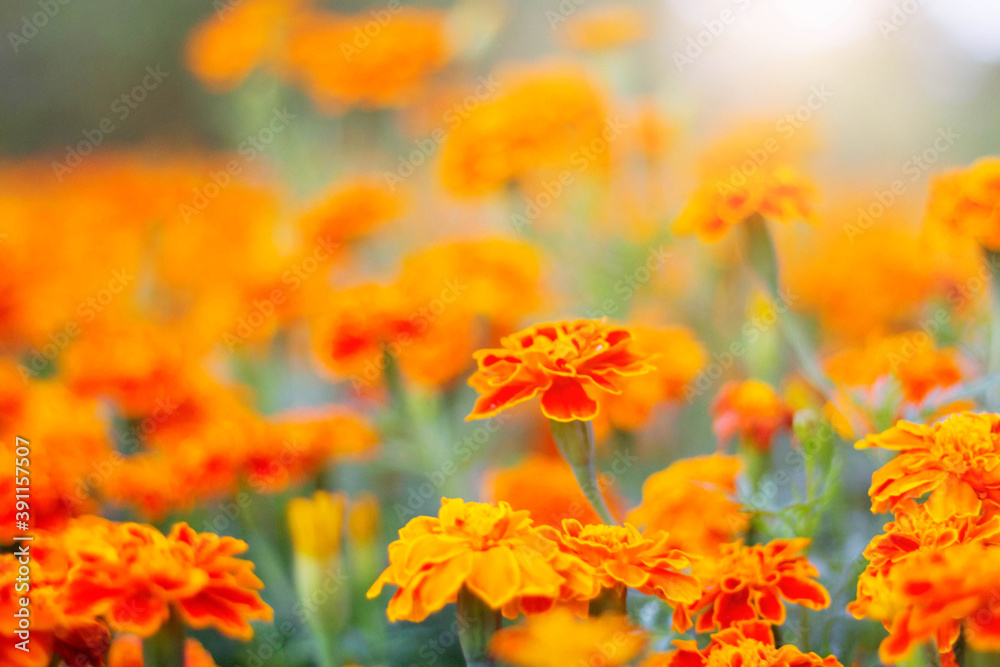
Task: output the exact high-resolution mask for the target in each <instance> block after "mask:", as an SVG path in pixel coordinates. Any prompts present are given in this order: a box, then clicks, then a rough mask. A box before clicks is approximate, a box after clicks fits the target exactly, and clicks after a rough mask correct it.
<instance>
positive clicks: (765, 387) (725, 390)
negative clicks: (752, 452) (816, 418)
mask: <svg viewBox="0 0 1000 667" xmlns="http://www.w3.org/2000/svg"><path fill="white" fill-rule="evenodd" d="M712 414H713V416H714V421H713V422H712V431H713V432H714V433H715V435H716V436H717V437H718V438H719V441H720V443H725V442H726V441H728V440H729V439H730V438H732V437H733V436H735V435H738V436H739V438H740V441H741V442H743V443H746V444H748V445H751V446H753V447H755V448H757V449H759V450H762V451H768V450H769V449H771V441H772V440H773V439H774V436H775V435H777V434H778V433H780V432H782V431H786V430H788V429H789V428H791V426H792V416H793V415H792V410H791V408H789V407H788V405H787V404H786V403H785V401H784V400H782V398H781V397H780V396H778V393H777V392H776V391H775V390H774V389H773V388H772V387H771V386H770V385H769V384H767V383H766V382H761V381H760V380H746V381H743V382H727V383H726V384H725V385H723V387H722V389H720V390H719V394H718V396H716V397H715V401H713V402H712Z"/></svg>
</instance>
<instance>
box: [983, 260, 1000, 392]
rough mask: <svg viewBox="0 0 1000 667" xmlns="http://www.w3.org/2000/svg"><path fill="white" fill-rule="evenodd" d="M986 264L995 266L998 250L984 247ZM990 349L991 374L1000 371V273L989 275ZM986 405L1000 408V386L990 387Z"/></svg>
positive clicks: (989, 368)
mask: <svg viewBox="0 0 1000 667" xmlns="http://www.w3.org/2000/svg"><path fill="white" fill-rule="evenodd" d="M983 252H984V253H985V255H986V261H987V265H988V266H991V267H993V266H997V262H1000V252H997V251H995V250H989V249H986V248H984V249H983ZM990 283H991V284H990V349H989V358H988V361H987V371H988V373H989V374H991V375H993V374H996V373H998V372H1000V273H997V272H995V271H994V272H992V273H991V276H990ZM986 405H987V407H989V408H990V409H992V410H996V409H998V408H1000V387H996V386H994V387H992V388H991V389H990V391H989V393H988V394H987V396H986Z"/></svg>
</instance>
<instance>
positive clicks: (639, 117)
mask: <svg viewBox="0 0 1000 667" xmlns="http://www.w3.org/2000/svg"><path fill="white" fill-rule="evenodd" d="M633 122H634V124H635V129H634V130H633V132H634V137H633V139H634V141H635V144H636V147H637V148H638V150H639V152H640V153H641V154H642V156H643V157H645V158H646V159H647V160H649V161H650V162H657V161H659V160H662V159H663V158H664V157H665V156H666V154H667V152H668V151H669V150H670V149H671V148H672V147H673V145H674V140H675V138H676V135H677V127H676V126H675V124H674V123H673V122H671V120H670V119H669V118H668V117H666V116H665V115H664V114H663V113H662V112H661V111H660V110H659V109H658V108H657V106H656V105H655V104H654V103H653V102H651V101H649V100H646V101H644V102H643V103H642V104H641V105H640V106H639V108H638V110H637V111H636V113H635V117H634V120H633Z"/></svg>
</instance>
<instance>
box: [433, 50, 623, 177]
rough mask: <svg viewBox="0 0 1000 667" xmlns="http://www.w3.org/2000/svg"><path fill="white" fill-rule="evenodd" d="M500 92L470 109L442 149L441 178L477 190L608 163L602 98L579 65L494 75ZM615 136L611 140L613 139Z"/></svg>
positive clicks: (593, 170)
mask: <svg viewBox="0 0 1000 667" xmlns="http://www.w3.org/2000/svg"><path fill="white" fill-rule="evenodd" d="M497 79H499V80H500V81H502V82H504V85H503V90H502V92H501V93H500V94H499V96H497V97H496V98H494V99H491V100H489V101H487V102H485V103H483V104H481V105H479V106H478V107H476V108H475V109H474V110H473V111H471V112H470V113H469V115H468V117H467V118H466V119H465V120H464V121H463V122H462V123H461V124H460V125H458V126H457V127H455V128H454V129H453V130H452V131H451V132H450V133H449V134H448V137H447V139H446V140H445V142H444V145H443V146H442V150H441V162H440V170H441V180H442V182H443V183H444V185H445V187H447V188H448V189H449V190H450V191H452V192H454V193H455V194H459V195H466V196H475V195H484V194H489V193H492V192H496V191H498V190H501V189H502V188H504V187H506V186H507V185H508V184H513V183H519V182H525V181H531V180H532V177H533V176H534V177H537V176H538V175H539V174H540V173H546V172H559V171H561V170H566V171H567V173H570V174H573V173H581V172H587V173H588V174H589V173H601V172H603V171H605V170H606V169H607V166H608V164H609V150H608V148H609V145H608V143H609V137H608V136H605V135H606V134H609V132H614V131H615V130H614V129H611V128H609V126H608V124H607V115H608V112H607V110H606V104H605V101H604V97H603V95H602V94H601V92H600V91H599V89H598V88H597V87H596V85H595V84H594V83H593V81H592V80H591V79H590V78H589V77H588V76H587V75H586V74H585V73H583V72H581V71H580V70H579V69H577V68H575V67H570V66H563V65H550V66H547V67H543V68H534V69H532V70H531V71H527V72H518V71H507V72H500V73H499V74H497ZM610 138H613V136H612V137H610Z"/></svg>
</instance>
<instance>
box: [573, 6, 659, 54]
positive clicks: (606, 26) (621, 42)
mask: <svg viewBox="0 0 1000 667" xmlns="http://www.w3.org/2000/svg"><path fill="white" fill-rule="evenodd" d="M645 35H646V18H645V17H643V15H642V14H641V13H640V12H639V11H638V10H637V9H635V8H634V7H628V6H626V5H608V6H605V7H596V8H594V9H590V10H587V11H584V12H579V13H577V14H576V15H574V16H572V17H570V18H569V20H568V22H567V24H566V41H567V42H568V44H569V46H571V47H573V48H576V49H583V50H588V51H600V50H602V49H613V48H617V47H620V46H625V45H626V44H631V43H633V42H636V41H638V40H640V39H642V38H643V37H644V36H645Z"/></svg>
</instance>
